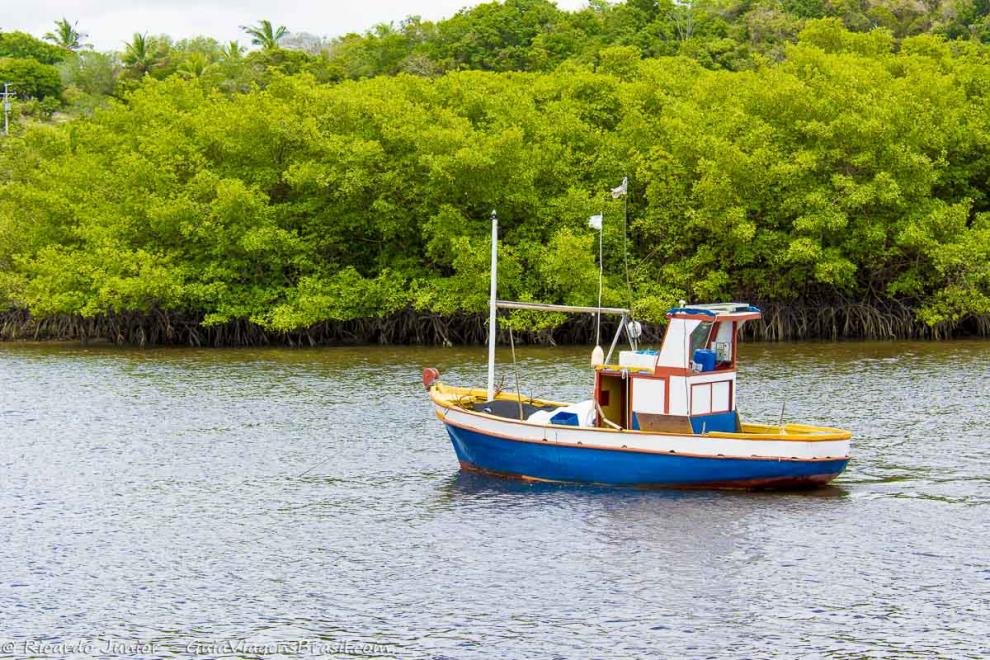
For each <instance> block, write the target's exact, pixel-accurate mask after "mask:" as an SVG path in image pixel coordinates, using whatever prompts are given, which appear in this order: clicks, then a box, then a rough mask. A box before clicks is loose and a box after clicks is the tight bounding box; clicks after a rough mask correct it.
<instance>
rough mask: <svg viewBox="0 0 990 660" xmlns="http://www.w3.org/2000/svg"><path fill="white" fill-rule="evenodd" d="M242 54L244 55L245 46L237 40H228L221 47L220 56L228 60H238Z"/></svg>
mask: <svg viewBox="0 0 990 660" xmlns="http://www.w3.org/2000/svg"><path fill="white" fill-rule="evenodd" d="M242 55H244V47H243V46H241V45H240V44H239V43H238V42H236V41H231V42H228V43H227V45H226V46H224V47H223V48H221V49H220V56H221V57H223V59H225V60H227V61H228V62H236V61H237V60H239V59H241V56H242Z"/></svg>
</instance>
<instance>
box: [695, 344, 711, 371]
mask: <svg viewBox="0 0 990 660" xmlns="http://www.w3.org/2000/svg"><path fill="white" fill-rule="evenodd" d="M694 361H695V362H697V363H698V364H699V365H701V370H702V371H715V351H713V350H711V349H709V348H699V349H698V350H696V351H695V352H694Z"/></svg>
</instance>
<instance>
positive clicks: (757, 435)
mask: <svg viewBox="0 0 990 660" xmlns="http://www.w3.org/2000/svg"><path fill="white" fill-rule="evenodd" d="M520 398H521V399H522V402H523V403H528V404H532V405H534V406H556V407H562V406H567V405H570V404H568V403H563V402H560V401H547V400H545V399H528V398H526V397H519V396H517V395H516V394H515V393H512V392H499V393H497V394H496V395H495V399H496V400H497V401H519V400H520ZM430 399H432V400H433V402H434V403H436V404H437V405H438V406H441V407H443V408H449V409H458V410H461V411H463V412H466V413H468V414H471V415H479V416H481V417H493V418H496V419H500V420H502V421H508V422H512V423H514V424H527V425H530V426H546V425H545V424H533V423H532V422H527V421H525V420H517V419H507V418H502V417H498V416H497V415H490V414H488V413H483V412H479V411H477V410H474V409H473V408H468V407H466V406H468V405H471V404H475V403H482V402H484V401H487V400H488V392H487V391H486V390H483V389H479V388H471V387H455V386H451V385H444V384H443V383H441V382H439V381H436V382H434V383H433V385H431V386H430ZM741 426H742V431H741V432H738V433H726V432H716V431H712V432H709V433H706V434H704V436H701V434H691V435H697V436H698V437H705V438H725V439H727V440H776V441H791V442H794V441H798V442H828V441H835V440H848V439H850V438H851V437H852V432H851V431H846V430H844V429H837V428H832V427H830V426H811V425H809V424H785V425H784V426H782V427H781V426H772V425H769V424H747V423H743V424H742V425H741ZM569 430H573V431H580V430H583V431H598V432H603V433H635V434H641V435H670V436H677V437H690V436H687V435H685V434H682V433H662V432H657V431H634V430H632V429H621V430H616V429H610V428H606V427H598V428H594V429H592V428H589V427H569Z"/></svg>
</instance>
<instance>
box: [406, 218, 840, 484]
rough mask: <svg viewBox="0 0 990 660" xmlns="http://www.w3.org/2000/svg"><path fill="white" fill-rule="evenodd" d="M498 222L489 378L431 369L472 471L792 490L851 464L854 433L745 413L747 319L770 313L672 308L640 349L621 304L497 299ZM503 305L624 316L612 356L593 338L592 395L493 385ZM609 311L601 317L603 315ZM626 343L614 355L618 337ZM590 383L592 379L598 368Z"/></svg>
mask: <svg viewBox="0 0 990 660" xmlns="http://www.w3.org/2000/svg"><path fill="white" fill-rule="evenodd" d="M497 239H498V221H497V218H496V217H495V216H494V214H493V217H492V271H491V295H490V304H489V341H488V387H487V389H481V388H470V387H457V386H453V385H448V384H445V383H443V382H442V381H441V380H440V374H439V372H438V371H437V370H436V369H433V368H426V369H424V370H423V385H424V386H425V388H426V390H427V391H428V393H429V396H430V400H431V402H432V405H433V408H434V411H435V414H436V417H437V418H438V419H439V420H440V421H441V422H442V423H443V426H444V428H445V429H446V430H447V433H448V435H449V436H450V441H451V443H452V444H453V448H454V452H455V453H456V455H457V459H458V461H459V462H460V466H461V468H462V469H464V470H468V471H475V472H482V473H487V474H490V475H495V476H501V477H510V478H517V479H524V480H532V481H543V482H561V483H586V484H600V485H608V486H636V487H674V488H718V489H722V488H726V489H749V490H762V489H795V488H807V487H815V486H822V485H824V484H827V483H829V482H830V481H832V480H833V479H835V478H836V477H837V476H838V475H839V474H841V473H842V472H843V470H845V468H846V466H847V465H848V462H849V451H850V444H851V438H852V434H851V433H850V432H849V431H846V430H842V429H838V428H831V427H824V426H813V425H809V424H790V423H789V424H785V423H783V411H782V412H781V420H780V423H779V424H777V425H771V424H754V423H749V422H744V421H742V420H741V419H740V416H739V413H738V409H737V405H736V394H737V389H736V368H737V362H738V354H739V335H740V330H741V328H742V327H743V325H744V324H745V323H747V322H749V321H753V320H756V319H759V318H760V317H761V313H760V310H759V309H758V308H756V307H753V306H751V305H749V304H746V303H736V302H727V303H716V304H692V305H688V304H686V303H684V302H683V301H682V302H681V304H680V305H679V306H677V307H674V308H672V309H670V310H669V311H668V312H667V314H666V316H667V320H668V323H667V328H666V332H665V333H664V336H663V339H662V341H661V343H660V345H659V346H658V347H656V348H640V347H639V346H638V340H639V338H640V336H641V326H640V324H639V323H637V322H636V321H634V320H631V319H632V314H631V312H630V310H628V309H623V308H603V307H601V306H600V305H599V307H575V306H566V305H542V304H537V303H525V302H512V301H500V300H498V299H497V296H496V291H497V284H496V276H497V250H498V247H497V246H498V240H497ZM498 309H527V310H536V311H551V312H569V313H579V314H581V313H597V314H599V315H601V314H613V315H617V316H619V317H621V320H620V323H619V324H618V329H617V331H616V334H615V337H614V339H613V340H612V344H611V347H610V348H609V351H608V355H607V356H605V357H604V359H603V358H602V355H601V354H602V353H603V352H602V351H601V349H600V348H596V356H595V357H593V360H592V362H593V366H592V368H593V370H594V389H593V392H592V398H591V399H589V400H587V401H581V402H576V403H573V402H572V403H569V402H560V401H548V400H540V399H532V398H524V397H523V396H522V395H521V393H520V392H519V389H518V383H517V387H516V391H515V392H508V391H504V390H502V391H498V390H496V388H495V381H494V368H495V359H494V358H495V338H496V337H495V330H496V322H497V317H496V312H497V310H498ZM599 318H600V316H599ZM623 333H625V335H626V338H627V340H628V342H629V350H620V351H619V353H618V357H617V359H613V357H614V355H615V351H616V348H617V344H618V342H619V339H620V335H622V334H623ZM589 382H590V378H589Z"/></svg>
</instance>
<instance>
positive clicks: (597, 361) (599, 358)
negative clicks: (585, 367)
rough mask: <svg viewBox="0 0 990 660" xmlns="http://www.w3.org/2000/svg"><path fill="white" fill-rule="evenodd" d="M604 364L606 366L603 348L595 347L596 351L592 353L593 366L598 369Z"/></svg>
mask: <svg viewBox="0 0 990 660" xmlns="http://www.w3.org/2000/svg"><path fill="white" fill-rule="evenodd" d="M602 364H605V351H603V350H602V347H601V346H595V350H593V351H591V366H593V367H597V366H599V365H602Z"/></svg>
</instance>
